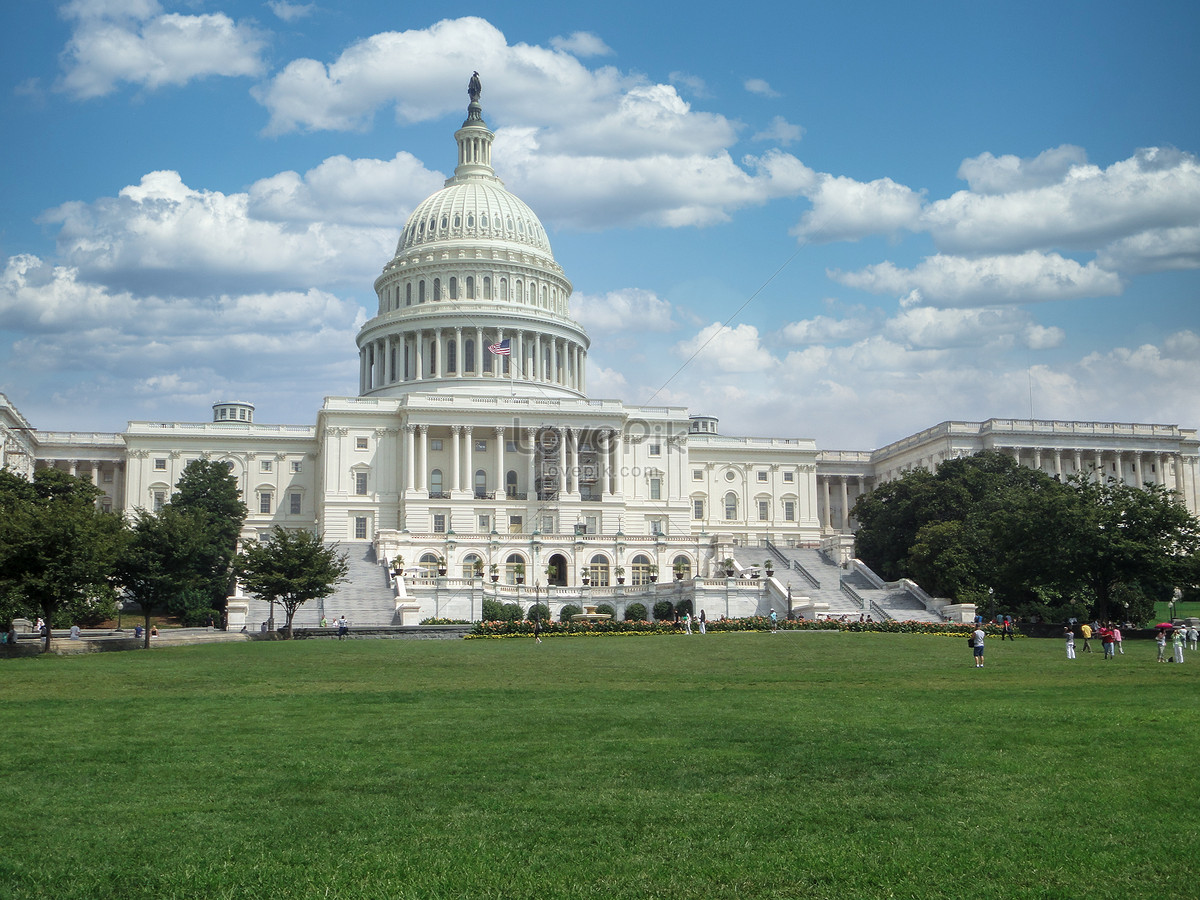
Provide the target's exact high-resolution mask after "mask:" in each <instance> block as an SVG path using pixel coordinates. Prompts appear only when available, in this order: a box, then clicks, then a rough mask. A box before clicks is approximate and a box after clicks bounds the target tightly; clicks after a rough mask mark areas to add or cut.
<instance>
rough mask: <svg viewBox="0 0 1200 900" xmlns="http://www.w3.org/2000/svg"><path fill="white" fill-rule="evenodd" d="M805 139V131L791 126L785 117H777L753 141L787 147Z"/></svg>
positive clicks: (796, 126) (797, 126)
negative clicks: (770, 142) (775, 143)
mask: <svg viewBox="0 0 1200 900" xmlns="http://www.w3.org/2000/svg"><path fill="white" fill-rule="evenodd" d="M802 137H804V129H803V128H801V127H800V126H799V125H793V124H791V123H790V122H789V121H788V120H787V119H785V118H784V117H783V116H775V118H773V119H772V120H771V124H770V125H768V126H767V127H766V128H764V129H763V130H762V131H760V132H758V133H756V134H755V135H754V137H752V138H751V140H753V141H775V142H777V143H780V144H783V146H785V147H787V146H790V145H791V144H794V143H796V142H797V141H798V140H800V138H802Z"/></svg>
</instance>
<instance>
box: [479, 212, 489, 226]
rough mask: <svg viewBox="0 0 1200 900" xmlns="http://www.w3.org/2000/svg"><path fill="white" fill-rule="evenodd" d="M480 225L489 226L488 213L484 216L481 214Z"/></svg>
mask: <svg viewBox="0 0 1200 900" xmlns="http://www.w3.org/2000/svg"><path fill="white" fill-rule="evenodd" d="M479 227H480V228H487V227H488V218H487V213H484V214H483V215H482V216H480V217H479Z"/></svg>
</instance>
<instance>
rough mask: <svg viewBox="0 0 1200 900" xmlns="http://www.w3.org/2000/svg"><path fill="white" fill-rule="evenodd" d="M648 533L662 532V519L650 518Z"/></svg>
mask: <svg viewBox="0 0 1200 900" xmlns="http://www.w3.org/2000/svg"><path fill="white" fill-rule="evenodd" d="M650 533H651V534H662V533H663V530H662V519H651V520H650Z"/></svg>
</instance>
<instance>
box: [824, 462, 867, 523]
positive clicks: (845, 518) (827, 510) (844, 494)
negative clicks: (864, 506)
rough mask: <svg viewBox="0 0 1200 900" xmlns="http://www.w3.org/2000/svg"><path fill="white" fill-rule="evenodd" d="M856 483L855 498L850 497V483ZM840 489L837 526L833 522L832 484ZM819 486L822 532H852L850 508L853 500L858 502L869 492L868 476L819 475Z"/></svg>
mask: <svg viewBox="0 0 1200 900" xmlns="http://www.w3.org/2000/svg"><path fill="white" fill-rule="evenodd" d="M851 480H853V481H854V484H855V490H854V496H853V498H851V496H850V482H851ZM835 483H836V485H837V487H838V492H839V500H840V501H841V508H840V509H839V511H838V519H837V522H836V524H835V523H834V521H833V502H832V492H831V490H830V486H831V484H835ZM817 484H818V485H819V486H820V489H821V490H820V502H819V508H820V516H821V530H822V531H841V532H846V531H850V530H851V529H850V507H851V499H854V500H857V499H858V498H859V497H861V496H862V495H863V494H865V493H866V492H867V476H866V475H822V474H820V473H818V474H817Z"/></svg>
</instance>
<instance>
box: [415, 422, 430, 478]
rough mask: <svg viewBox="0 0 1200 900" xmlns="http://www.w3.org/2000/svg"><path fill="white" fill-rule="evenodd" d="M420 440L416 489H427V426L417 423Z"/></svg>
mask: <svg viewBox="0 0 1200 900" xmlns="http://www.w3.org/2000/svg"><path fill="white" fill-rule="evenodd" d="M418 428H419V429H420V432H421V440H420V442H419V443H418V444H417V451H418V457H417V490H419V491H421V492H422V493H424V492H425V491H427V490H429V487H428V485H429V426H428V425H419V426H418Z"/></svg>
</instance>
